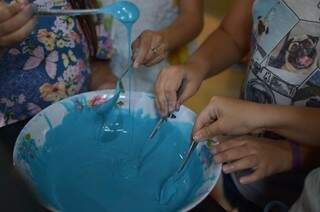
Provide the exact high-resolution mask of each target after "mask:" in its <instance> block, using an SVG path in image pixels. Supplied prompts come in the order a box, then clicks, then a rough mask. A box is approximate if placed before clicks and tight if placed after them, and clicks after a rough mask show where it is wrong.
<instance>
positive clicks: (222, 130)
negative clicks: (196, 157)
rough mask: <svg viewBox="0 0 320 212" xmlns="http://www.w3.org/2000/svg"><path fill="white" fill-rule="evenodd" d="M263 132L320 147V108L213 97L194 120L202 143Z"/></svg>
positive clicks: (196, 131)
mask: <svg viewBox="0 0 320 212" xmlns="http://www.w3.org/2000/svg"><path fill="white" fill-rule="evenodd" d="M265 130H267V131H272V132H274V133H277V134H280V135H282V136H283V137H285V138H286V139H291V140H293V141H297V142H301V143H304V144H311V145H318V146H320V109H319V108H307V107H294V106H280V105H268V104H259V103H253V102H248V101H244V100H239V99H233V98H227V97H213V98H212V100H211V102H210V104H209V105H208V106H207V107H206V108H205V109H204V110H203V111H202V112H201V113H200V115H199V116H198V118H197V120H196V123H195V126H194V137H195V138H196V139H197V140H203V139H207V138H213V137H216V136H220V135H245V134H248V133H255V132H261V131H265Z"/></svg>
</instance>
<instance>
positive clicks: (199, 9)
mask: <svg viewBox="0 0 320 212" xmlns="http://www.w3.org/2000/svg"><path fill="white" fill-rule="evenodd" d="M202 28H203V2H202V0H181V1H180V5H179V16H178V17H177V18H176V19H175V20H174V21H173V22H172V23H171V24H170V25H169V26H168V27H166V28H164V29H162V30H161V31H160V33H162V34H163V35H164V37H165V38H166V41H167V44H168V49H169V51H171V50H174V49H176V48H179V47H181V46H183V45H185V44H187V43H189V42H190V41H192V40H193V39H195V38H196V37H197V36H198V35H199V33H200V32H201V30H202Z"/></svg>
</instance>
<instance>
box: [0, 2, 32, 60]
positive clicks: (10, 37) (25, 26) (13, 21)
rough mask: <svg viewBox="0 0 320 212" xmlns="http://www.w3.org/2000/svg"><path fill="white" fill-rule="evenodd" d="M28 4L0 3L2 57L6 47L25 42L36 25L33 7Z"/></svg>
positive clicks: (0, 46) (0, 51) (0, 47)
mask: <svg viewBox="0 0 320 212" xmlns="http://www.w3.org/2000/svg"><path fill="white" fill-rule="evenodd" d="M26 2H27V1H22V3H17V2H15V1H12V3H11V4H7V3H5V2H3V1H0V55H1V54H2V53H3V50H4V49H5V48H6V47H9V46H11V45H14V44H17V43H19V42H21V41H23V40H24V39H25V38H26V37H27V36H28V35H29V33H30V32H31V31H32V29H33V26H34V25H35V17H34V16H33V10H32V7H31V5H30V4H28V3H26Z"/></svg>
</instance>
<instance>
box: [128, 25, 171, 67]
mask: <svg viewBox="0 0 320 212" xmlns="http://www.w3.org/2000/svg"><path fill="white" fill-rule="evenodd" d="M132 51H133V56H132V60H133V67H134V68H139V66H140V65H145V66H151V65H154V64H156V63H159V62H160V61H162V60H163V59H164V58H166V57H167V55H168V51H169V50H168V42H167V40H166V38H165V36H164V34H162V33H161V32H157V31H151V30H146V31H144V32H142V34H141V35H140V36H139V37H138V38H137V39H136V40H135V41H134V42H133V44H132Z"/></svg>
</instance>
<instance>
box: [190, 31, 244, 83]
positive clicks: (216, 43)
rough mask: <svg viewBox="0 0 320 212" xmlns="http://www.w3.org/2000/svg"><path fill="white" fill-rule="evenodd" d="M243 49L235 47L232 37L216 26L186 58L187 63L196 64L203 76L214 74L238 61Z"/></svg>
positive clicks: (207, 76)
mask: <svg viewBox="0 0 320 212" xmlns="http://www.w3.org/2000/svg"><path fill="white" fill-rule="evenodd" d="M244 52H245V51H244V50H241V49H239V48H238V47H237V45H236V44H235V42H234V41H233V39H232V37H231V36H230V35H229V34H228V33H227V32H226V31H225V30H224V29H223V28H218V29H217V30H216V31H214V32H213V33H212V34H211V35H210V37H209V38H208V39H207V40H206V41H205V42H204V43H203V44H202V45H201V46H200V48H199V49H198V51H196V52H195V53H194V54H193V55H191V57H190V58H189V59H188V61H187V63H192V64H196V66H197V67H198V72H201V73H199V74H202V75H203V78H209V77H211V76H214V75H216V74H218V73H220V72H221V71H223V70H224V69H226V68H228V67H229V66H231V65H233V64H235V63H237V62H239V61H240V60H241V58H242V57H243V55H244V54H245V53H244Z"/></svg>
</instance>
